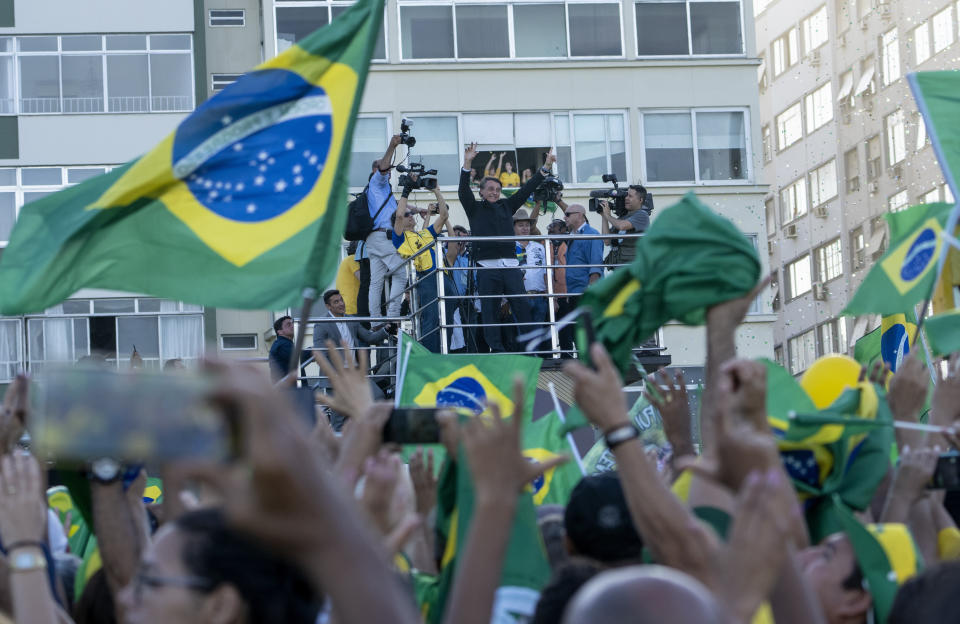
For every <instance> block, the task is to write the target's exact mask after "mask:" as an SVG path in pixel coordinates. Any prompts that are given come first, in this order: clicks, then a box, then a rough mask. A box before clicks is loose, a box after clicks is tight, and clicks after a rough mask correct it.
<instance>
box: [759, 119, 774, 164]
mask: <svg viewBox="0 0 960 624" xmlns="http://www.w3.org/2000/svg"><path fill="white" fill-rule="evenodd" d="M760 136H761V137H762V139H763V162H765V163H768V162H770V161H772V160H773V133H772V132H771V131H770V124H767V125H766V126H764V127H763V128H761V129H760Z"/></svg>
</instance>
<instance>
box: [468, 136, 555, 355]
mask: <svg viewBox="0 0 960 624" xmlns="http://www.w3.org/2000/svg"><path fill="white" fill-rule="evenodd" d="M476 156H477V144H476V143H471V144H470V145H468V146H467V148H466V149H465V150H464V152H463V170H462V171H461V172H460V190H459V197H460V203H461V205H462V206H463V209H464V211H465V212H466V213H467V219H469V221H470V230H471V232H473V235H474V236H513V235H514V233H513V215H514V213H515V212H516V211H517V210H518V209H519V208H520V207H521V206H522V205H523V203H524V201H525V200H526V198H527V197H529V196H530V194H531V193H533V192H534V190H535V189H536V188H537V187H538V186H540V184H541V182H543V179H544V176H546V175H549V174H550V167H551V165H553V163H555V162H556V160H557V157H556V156H555V155H554V154H553V152H552V150H551V151H550V152H549V153H547V156H546V160H545V162H544V165H543V167H541V168H540V170H539V171H537V173H536V174H535V175H533V176H532V177H531V178H530V179H529V180H528V181H527V182H526V184H524V185H523V187H521V189H520V190H519V191H517V192H516V193H514V194H513V195H511V196H510V197H507V198H501V196H500V191H501V188H502V185H501V184H500V180H498V179H497V178H494V177H489V176H488V177H485V178H484V179H483V180H481V181H480V197H481V199H480V201H477V199H476V197H474V195H473V192H472V190H471V189H470V170H471V169H472V165H473V159H474V158H476ZM473 251H474V254H475V256H474V258H475V259H476V261H477V264H479V265H480V266H481V267H483V268H482V269H481V270H480V271H478V273H477V282H478V283H477V290H478V291H479V294H480V295H481V297H488V298H481V300H480V318H481V322H482V323H483V325H484V328H483V336H484V339H485V340H486V342H487V346H488V347H489V348H490V350H491V351H494V352H497V351H500V352H502V351H505V348H504V345H503V339H502V338H501V332H500V328H499V327H497V326H496V323H497V318H498V311H499V308H500V300H499V298H498V297H496V295H508V296H509V295H521V294H523V293H524V289H523V274H522V273H521V272H520V268H519V261H518V260H517V255H516V245H515V243H514V242H513V241H509V240H507V241H489V242H487V241H477V242H476V243H475V245H474V247H473ZM512 303H513V302H512ZM511 308H512V309H513V312H514V314H515V315H516V317H517V321H518V322H520V323H529V322H530V309H529V306H528V305H525V304H524V305H521V304H520V303H519V302H518V303H517V304H515V305H511ZM528 329H529V327H523V328H521V333H523V332H524V331H527V330H528Z"/></svg>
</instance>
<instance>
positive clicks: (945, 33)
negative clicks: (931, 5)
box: [933, 7, 953, 54]
mask: <svg viewBox="0 0 960 624" xmlns="http://www.w3.org/2000/svg"><path fill="white" fill-rule="evenodd" d="M951 43H953V15H952V14H951V10H950V7H947V8H945V9H944V10H942V11H940V12H939V13H937V14H936V15H934V16H933V53H934V54H936V53H937V52H940V51H941V50H943V49H944V48H946V47H948V46H949V45H950V44H951Z"/></svg>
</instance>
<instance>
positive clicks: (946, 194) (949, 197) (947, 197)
mask: <svg viewBox="0 0 960 624" xmlns="http://www.w3.org/2000/svg"><path fill="white" fill-rule="evenodd" d="M940 188H941V189H943V201H945V202H947V203H948V204H952V203H953V192H952V191H951V190H950V186H949V185H947V184H943V185H942V186H941V187H940Z"/></svg>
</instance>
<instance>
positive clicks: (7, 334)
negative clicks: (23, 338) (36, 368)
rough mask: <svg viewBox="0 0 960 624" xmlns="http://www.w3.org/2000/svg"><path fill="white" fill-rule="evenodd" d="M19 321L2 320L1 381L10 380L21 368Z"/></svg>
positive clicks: (0, 342)
mask: <svg viewBox="0 0 960 624" xmlns="http://www.w3.org/2000/svg"><path fill="white" fill-rule="evenodd" d="M19 331H20V323H19V322H18V321H0V381H9V380H11V379H13V377H14V375H16V374H17V371H18V370H19V369H20V358H21V356H20V339H19V336H18V333H19Z"/></svg>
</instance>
